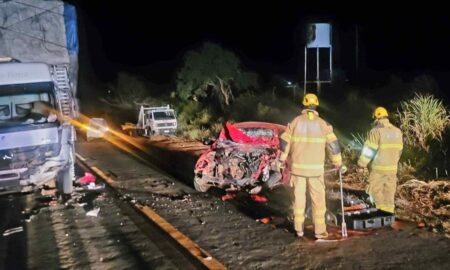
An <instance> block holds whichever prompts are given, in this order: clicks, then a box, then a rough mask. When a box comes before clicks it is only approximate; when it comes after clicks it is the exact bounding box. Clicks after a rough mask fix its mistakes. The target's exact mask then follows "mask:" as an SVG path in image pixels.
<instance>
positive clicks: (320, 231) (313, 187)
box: [291, 175, 328, 238]
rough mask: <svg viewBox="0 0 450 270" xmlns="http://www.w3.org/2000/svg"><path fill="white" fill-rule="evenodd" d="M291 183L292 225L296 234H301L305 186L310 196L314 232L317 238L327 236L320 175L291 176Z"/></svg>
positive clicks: (323, 191)
mask: <svg viewBox="0 0 450 270" xmlns="http://www.w3.org/2000/svg"><path fill="white" fill-rule="evenodd" d="M291 185H292V186H293V188H294V204H293V212H294V226H295V230H296V231H297V234H298V235H300V236H301V235H303V229H304V222H305V207H306V188H308V193H309V195H310V198H311V207H312V218H313V222H314V233H315V235H316V237H317V238H323V237H326V236H328V234H327V226H326V224H325V213H326V210H327V207H326V202H325V183H324V179H323V175H322V176H318V177H302V176H297V175H292V176H291Z"/></svg>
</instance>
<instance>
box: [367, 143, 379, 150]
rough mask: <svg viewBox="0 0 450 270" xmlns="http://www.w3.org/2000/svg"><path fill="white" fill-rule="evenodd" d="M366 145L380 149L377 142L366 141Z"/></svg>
mask: <svg viewBox="0 0 450 270" xmlns="http://www.w3.org/2000/svg"><path fill="white" fill-rule="evenodd" d="M366 145H367V146H368V147H370V148H372V149H373V150H377V149H378V144H376V143H372V142H366Z"/></svg>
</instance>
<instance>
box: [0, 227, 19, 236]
mask: <svg viewBox="0 0 450 270" xmlns="http://www.w3.org/2000/svg"><path fill="white" fill-rule="evenodd" d="M19 232H23V227H22V226H19V227H15V228H11V229H8V230H6V231H4V232H3V236H8V235H11V234H15V233H19Z"/></svg>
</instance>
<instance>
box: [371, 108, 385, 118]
mask: <svg viewBox="0 0 450 270" xmlns="http://www.w3.org/2000/svg"><path fill="white" fill-rule="evenodd" d="M384 117H388V112H387V110H386V109H385V108H383V107H377V108H376V109H375V111H374V112H373V118H374V119H380V118H384Z"/></svg>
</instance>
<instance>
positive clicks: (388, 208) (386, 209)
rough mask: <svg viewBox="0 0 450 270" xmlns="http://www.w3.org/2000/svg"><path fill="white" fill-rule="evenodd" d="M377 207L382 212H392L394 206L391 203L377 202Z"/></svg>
mask: <svg viewBox="0 0 450 270" xmlns="http://www.w3.org/2000/svg"><path fill="white" fill-rule="evenodd" d="M377 208H378V209H380V210H381V211H384V212H389V213H394V209H395V206H394V205H392V204H379V205H377Z"/></svg>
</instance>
